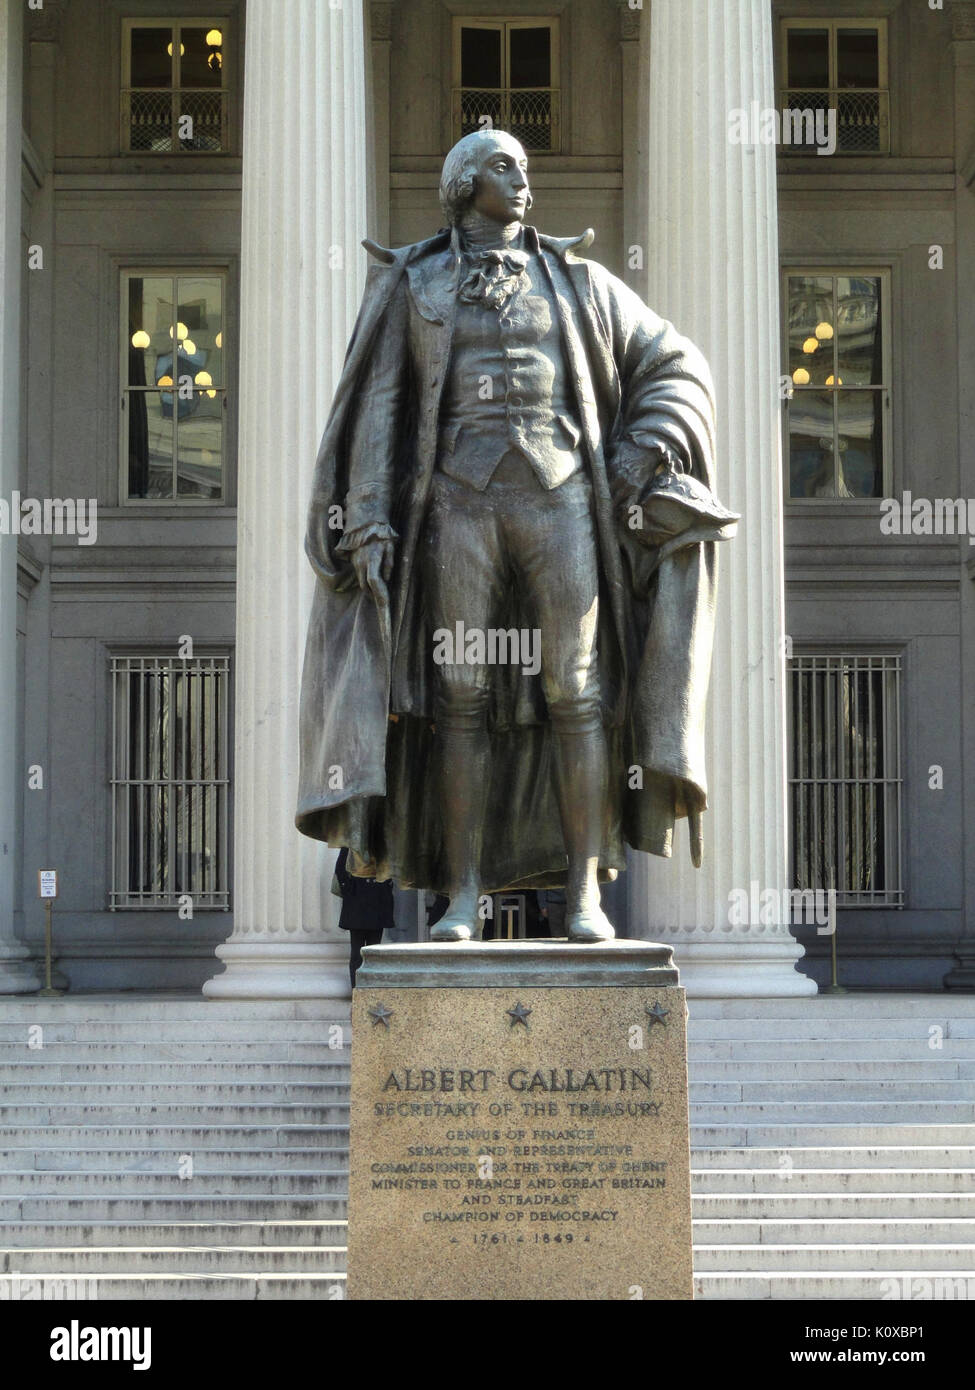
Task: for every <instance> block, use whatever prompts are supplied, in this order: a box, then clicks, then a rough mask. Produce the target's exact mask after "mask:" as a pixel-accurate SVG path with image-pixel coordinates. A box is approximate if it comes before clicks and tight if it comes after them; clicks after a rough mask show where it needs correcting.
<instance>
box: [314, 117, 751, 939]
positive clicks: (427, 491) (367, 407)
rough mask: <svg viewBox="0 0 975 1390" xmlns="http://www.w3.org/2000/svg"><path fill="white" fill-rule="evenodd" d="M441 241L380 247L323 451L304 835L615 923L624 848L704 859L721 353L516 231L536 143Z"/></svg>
mask: <svg viewBox="0 0 975 1390" xmlns="http://www.w3.org/2000/svg"><path fill="white" fill-rule="evenodd" d="M440 197H441V203H442V206H443V209H444V212H445V214H446V217H447V222H448V226H447V227H446V228H445V229H444V230H443V231H441V232H439V233H438V234H437V235H436V236H434V237H432V238H431V239H430V240H429V241H425V242H421V243H419V244H418V245H414V246H405V247H402V248H400V249H399V250H395V251H387V250H384V249H383V248H381V247H378V246H376V245H374V244H373V243H371V242H366V243H365V245H366V246H367V248H368V250H369V251H370V252H371V253H372V255H373V257H374V263H373V264H372V266H371V268H370V274H369V280H368V282H367V286H366V291H365V296H364V299H363V304H362V309H361V311H360V314H359V318H358V321H357V323H356V327H355V331H354V333H353V337H352V342H351V344H350V346H349V352H348V357H347V360H346V364H345V370H344V372H343V375H342V379H341V381H340V383H339V387H338V390H337V392H336V396H335V401H334V404H333V407H332V412H331V416H330V418H329V422H328V425H327V427H326V430H325V435H324V438H323V441H322V446H321V449H320V451H319V456H318V462H317V466H316V473H315V483H314V492H313V496H312V502H311V510H310V515H309V522H308V533H307V540H306V550H307V553H308V556H309V558H310V560H311V563H312V566H313V568H314V570H315V573H316V575H317V580H318V582H317V584H316V594H315V600H314V607H313V611H312V616H311V621H310V624H309V632H308V643H307V649H306V654H305V665H304V672H303V676H302V693H301V782H300V791H299V805H298V813H297V817H296V823H297V825H298V828H299V829H300V830H301V831H302V832H303V833H305V834H306V835H311V836H314V837H315V838H317V839H320V840H325V841H327V842H328V843H329V844H332V845H348V846H350V847H351V849H352V850H354V851H355V855H356V857H357V861H358V863H359V865H360V868H361V869H362V871H364V872H366V873H370V874H375V875H376V876H377V877H379V878H387V877H393V878H394V879H396V880H397V881H398V882H399V883H401V884H402V885H403V886H405V887H417V888H434V889H436V890H438V891H439V892H443V893H446V894H447V895H448V896H449V898H450V906H449V909H448V911H447V914H446V916H445V917H443V918H442V919H441V921H440V922H439V923H437V925H436V926H435V927H434V929H433V930H432V932H431V936H432V938H433V939H435V940H449V941H461V940H466V939H468V938H470V937H471V936H477V935H479V927H480V922H479V916H478V899H479V895H481V894H484V893H492V892H496V891H499V890H501V889H512V888H518V887H522V888H546V887H547V888H552V887H564V888H565V891H566V904H567V910H566V923H567V927H568V935H569V939H570V940H572V941H599V940H605V939H606V938H608V937H611V936H613V934H614V933H613V928H612V926H611V924H610V923H609V921H608V919H607V918H606V916H605V914H604V913H603V911H602V908H601V906H600V899H599V881H600V880H603V881H605V880H606V879H608V878H613V877H615V876H616V873H617V872H618V870H620V869H622V868H624V867H625V848H624V842H628V843H629V844H631V845H632V846H634V847H635V848H637V849H642V850H648V851H649V852H651V853H653V854H659V855H665V856H669V855H670V853H671V848H672V840H673V833H674V825H675V822H676V821H677V820H678V819H680V818H682V817H687V819H688V822H689V827H690V838H691V855H692V858H693V860H694V862H695V864H699V863H700V855H701V813H702V811H703V810H704V808H705V806H706V802H707V792H706V782H705V774H704V767H703V729H704V711H705V702H706V694H707V684H708V677H709V669H710V656H711V640H712V631H713V621H714V616H713V615H714V590H715V573H716V568H715V559H716V555H715V542H716V541H717V540H719V539H723V538H725V537H727V536H729V535H731V534H732V533H733V531H734V527H735V523H736V522H737V517H736V516H735V515H734V514H733V513H731V512H728V511H726V510H725V509H724V508H723V507H722V506H721V505H720V504H719V503H718V502H717V500H716V498H715V497H714V495H713V493H712V490H711V489H712V459H713V451H714V418H713V396H712V387H711V380H710V374H709V372H708V368H707V364H706V363H705V361H704V359H703V358H702V357H701V355H700V353H699V352H698V351H697V349H696V348H694V347H693V346H692V344H691V343H689V342H688V341H687V340H686V339H684V338H682V337H680V336H679V335H678V334H677V333H676V332H675V330H674V329H673V327H672V326H671V325H670V324H668V323H665V322H664V321H663V320H661V319H659V318H657V317H656V316H655V315H654V314H652V313H651V312H650V311H649V310H648V309H647V308H646V306H645V305H644V304H643V303H642V302H641V301H640V300H639V299H638V297H637V296H636V295H635V294H633V292H632V291H631V290H629V289H628V288H627V286H626V285H624V284H623V283H622V282H621V281H619V280H617V279H615V278H614V277H613V276H612V275H610V274H609V273H608V272H607V271H606V270H604V269H603V268H602V267H601V266H599V265H597V264H596V263H595V262H592V261H588V260H584V259H582V258H581V257H580V255H579V253H580V252H582V251H584V250H585V249H587V248H588V246H589V245H590V244H591V242H592V239H593V238H592V233H591V232H587V233H585V234H584V235H583V236H581V237H576V238H574V239H571V240H559V239H556V238H552V237H546V236H540V235H539V234H538V233H537V232H536V231H535V229H534V228H533V227H530V226H525V225H524V217H525V214H526V212H527V210H528V209H529V208H530V207H531V202H532V200H531V195H530V193H529V189H528V177H527V160H526V157H525V152H524V150H523V149H522V147H521V146H520V145H519V144H518V142H517V141H516V140H514V139H513V138H512V137H511V136H510V135H507V134H504V133H502V132H500V131H486V132H478V133H477V134H474V135H469V136H466V137H465V138H464V139H463V140H461V141H460V142H459V143H458V144H457V145H456V146H455V147H454V148H453V149H452V150H451V151H450V153H449V154H448V156H447V159H446V161H445V163H444V167H443V175H442V179H441V185H440Z"/></svg>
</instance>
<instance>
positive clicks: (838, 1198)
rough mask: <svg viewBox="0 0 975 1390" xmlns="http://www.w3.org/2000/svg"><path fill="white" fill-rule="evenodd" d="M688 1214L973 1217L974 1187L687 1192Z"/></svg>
mask: <svg viewBox="0 0 975 1390" xmlns="http://www.w3.org/2000/svg"><path fill="white" fill-rule="evenodd" d="M691 1206H692V1212H693V1215H694V1216H696V1217H700V1218H701V1219H702V1220H707V1221H714V1220H725V1221H726V1220H728V1219H729V1218H730V1217H743V1218H750V1219H752V1220H755V1219H762V1220H776V1219H778V1220H783V1221H784V1220H795V1219H797V1218H800V1217H815V1218H817V1219H818V1220H821V1221H825V1220H845V1219H847V1218H854V1219H856V1220H864V1219H867V1218H873V1217H876V1218H877V1219H878V1220H882V1219H891V1218H893V1219H902V1218H904V1217H911V1218H912V1219H914V1220H916V1221H919V1220H922V1219H925V1218H927V1219H929V1220H937V1221H948V1220H955V1219H957V1218H959V1217H966V1218H968V1217H975V1192H967V1193H963V1192H955V1193H939V1192H907V1191H905V1192H883V1193H880V1192H866V1193H864V1192H805V1193H793V1192H791V1191H790V1192H785V1193H768V1192H762V1193H752V1194H747V1193H716V1192H709V1193H704V1194H698V1193H696V1192H695V1193H693V1194H692V1197H691Z"/></svg>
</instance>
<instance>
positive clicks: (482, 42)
mask: <svg viewBox="0 0 975 1390" xmlns="http://www.w3.org/2000/svg"><path fill="white" fill-rule="evenodd" d="M558 39H559V33H558V20H556V19H455V21H454V94H453V109H454V138H455V140H459V139H460V138H461V136H462V135H470V134H471V132H472V131H475V130H482V129H484V127H485V126H494V127H496V128H497V129H498V130H507V131H509V132H510V133H511V134H512V135H513V136H514V137H515V139H516V140H519V141H520V142H521V144H522V145H523V146H524V147H525V149H526V150H528V151H529V153H530V152H532V151H534V152H535V153H536V154H537V153H548V154H554V153H558V151H559V149H560V148H561V142H562V137H561V131H560V123H561V122H560V113H561V108H560V103H559V98H560V95H561V94H560V92H559V90H558V79H557V77H556V76H555V74H557V73H558V70H559V68H558Z"/></svg>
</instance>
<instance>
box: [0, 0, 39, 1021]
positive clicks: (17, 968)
mask: <svg viewBox="0 0 975 1390" xmlns="http://www.w3.org/2000/svg"><path fill="white" fill-rule="evenodd" d="M23 10H24V7H23V5H22V4H21V3H20V0H0V497H2V498H4V499H5V500H6V502H7V503H8V505H9V503H10V496H11V493H12V492H15V491H16V490H17V486H18V481H19V475H20V429H19V422H20V296H21V280H22V267H23V251H22V248H21V230H20V215H21V202H22V195H21V184H20V178H21V174H20V161H21V131H22V129H23V120H22V104H23V78H22V72H23V67H22V64H23ZM17 712H18V711H17V537H16V536H13V535H3V534H0V994H29V993H31V992H32V991H33V990H36V989H38V988H39V987H40V980H39V979H38V977H37V975H36V973H35V971H34V969H33V967H32V966H31V965H30V952H29V951H28V950H27V948H26V947H25V946H24V945H23V944H22V943H21V942H20V941H18V940H17V937H16V935H15V933H14V905H15V893H14V883H15V878H16V864H17V840H18V829H17V804H18V801H19V800H20V798H21V797H22V796H23V788H24V779H23V777H22V776H21V771H22V769H20V768H19V767H18V766H17Z"/></svg>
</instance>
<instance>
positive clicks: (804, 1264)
mask: <svg viewBox="0 0 975 1390" xmlns="http://www.w3.org/2000/svg"><path fill="white" fill-rule="evenodd" d="M822 1269H831V1270H841V1269H851V1270H853V1269H872V1270H875V1271H877V1272H880V1271H894V1272H895V1273H896V1272H898V1271H901V1270H906V1269H909V1270H912V1271H914V1270H929V1269H934V1270H938V1271H940V1272H942V1273H943V1272H944V1271H945V1270H955V1271H957V1272H958V1273H961V1274H966V1275H969V1274H970V1275H971V1276H972V1281H973V1287H975V1245H952V1244H948V1245H935V1244H930V1245H848V1246H847V1245H764V1244H763V1245H697V1244H695V1246H694V1272H695V1274H704V1273H706V1272H710V1271H718V1272H721V1273H730V1272H733V1271H735V1270H749V1271H755V1272H761V1271H765V1270H768V1271H772V1270H774V1271H776V1272H779V1271H782V1272H783V1273H786V1274H790V1273H796V1272H798V1271H800V1270H801V1271H803V1272H806V1271H809V1272H815V1271H817V1270H822Z"/></svg>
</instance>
